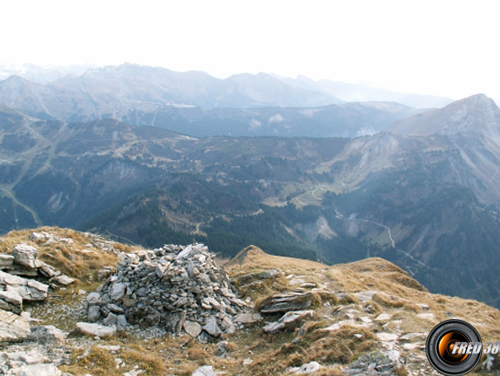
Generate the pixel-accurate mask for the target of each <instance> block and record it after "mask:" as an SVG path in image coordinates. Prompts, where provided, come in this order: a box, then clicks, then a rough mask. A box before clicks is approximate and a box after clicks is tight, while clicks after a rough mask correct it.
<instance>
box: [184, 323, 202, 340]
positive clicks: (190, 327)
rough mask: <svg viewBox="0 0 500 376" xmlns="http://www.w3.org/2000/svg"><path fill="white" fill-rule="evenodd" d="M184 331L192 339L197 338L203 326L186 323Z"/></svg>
mask: <svg viewBox="0 0 500 376" xmlns="http://www.w3.org/2000/svg"><path fill="white" fill-rule="evenodd" d="M184 330H185V331H186V333H187V334H189V335H190V336H191V337H193V338H196V337H198V336H199V335H200V333H201V325H200V324H198V323H197V322H194V321H187V320H186V321H185V322H184Z"/></svg>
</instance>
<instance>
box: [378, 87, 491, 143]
mask: <svg viewBox="0 0 500 376" xmlns="http://www.w3.org/2000/svg"><path fill="white" fill-rule="evenodd" d="M387 132H391V133H395V134H401V135H407V136H430V135H434V134H437V135H448V136H451V135H457V134H461V135H464V136H467V135H471V134H475V135H478V134H480V133H483V134H485V135H488V134H489V135H491V134H492V132H493V133H498V134H500V109H499V108H498V106H497V105H496V103H495V102H494V101H493V100H492V99H491V98H489V97H487V96H486V95H484V94H476V95H473V96H470V97H467V98H464V99H461V100H458V101H455V102H453V103H451V104H449V105H447V106H445V107H443V108H441V109H436V110H430V111H426V112H423V113H420V114H418V115H414V116H412V117H409V118H407V119H402V120H398V121H396V122H395V123H393V124H392V125H391V126H389V128H387Z"/></svg>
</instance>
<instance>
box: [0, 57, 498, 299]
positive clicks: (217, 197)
mask: <svg viewBox="0 0 500 376" xmlns="http://www.w3.org/2000/svg"><path fill="white" fill-rule="evenodd" d="M129 68H130V67H129ZM127 69H128V68H127ZM125 70H126V69H125ZM101 73H102V72H101ZM101 73H99V74H101ZM89 82H90V81H89ZM96 85H97V84H96ZM89 87H90V86H89ZM130 93H134V91H133V90H132V91H131V92H130ZM108 94H109V95H111V92H110V93H108ZM130 95H132V94H130ZM171 110H172V111H174V112H175V114H176V115H175V117H176V118H177V119H187V118H190V119H191V120H189V122H187V123H186V122H185V121H184V120H182V121H180V122H179V123H178V124H179V127H180V128H176V127H177V126H175V124H177V123H175V122H171V121H164V122H163V123H162V124H159V123H154V124H155V125H157V126H154V127H152V126H148V125H141V126H137V125H138V124H137V123H136V124H135V125H129V124H126V123H124V122H122V121H120V120H122V119H123V117H121V116H118V117H119V118H120V119H111V118H109V119H96V120H91V121H87V122H85V121H83V122H67V120H64V119H57V120H56V119H47V118H46V116H42V119H39V118H36V117H33V115H34V113H33V112H31V113H30V115H26V114H24V113H22V112H19V111H18V110H15V109H12V108H9V107H5V106H4V107H2V108H1V111H0V121H1V127H2V128H1V133H0V137H1V138H0V139H1V144H0V156H1V158H2V163H1V164H0V168H1V172H2V173H1V175H0V189H1V191H0V192H1V193H0V194H1V196H0V210H3V212H4V213H5V215H4V216H2V218H1V220H0V229H1V231H2V232H3V233H6V232H8V231H10V230H13V229H20V228H26V227H27V228H33V227H36V226H39V225H42V224H43V225H56V226H62V227H67V226H70V227H73V228H79V229H84V230H91V231H96V232H99V233H102V234H106V235H107V236H111V237H113V238H115V239H117V240H120V241H125V242H130V243H133V244H143V245H145V246H150V247H156V246H160V245H161V244H163V243H164V242H165V239H169V241H170V242H172V243H178V244H188V243H190V242H193V241H198V242H203V243H205V244H207V245H208V246H209V247H210V248H211V249H213V250H215V251H216V252H217V253H218V254H219V255H221V256H223V257H231V256H234V255H235V253H236V252H237V251H238V250H239V249H242V248H244V247H246V246H248V244H254V245H256V246H259V247H261V248H263V249H266V250H267V251H268V252H270V253H272V254H276V255H282V256H294V257H301V258H308V259H311V260H315V261H320V262H324V263H328V264H335V263H339V262H351V261H355V260H359V259H363V258H366V257H370V256H379V257H383V258H386V259H388V260H389V261H391V262H394V263H396V264H397V265H399V266H401V267H403V268H404V269H406V270H408V272H409V273H410V274H411V275H412V276H413V277H414V278H416V279H417V280H419V282H421V283H423V284H424V285H425V286H426V287H428V288H429V289H430V290H431V291H433V292H438V293H446V294H456V295H459V296H462V297H465V298H476V299H479V300H481V301H484V302H487V303H489V304H492V305H495V306H500V303H499V302H500V293H498V291H497V289H496V288H494V287H492V286H495V285H496V283H497V282H500V281H497V279H498V278H499V277H498V276H497V273H496V272H495V270H496V268H498V267H499V266H500V255H497V252H496V249H497V245H498V244H499V242H500V238H499V237H500V235H498V234H500V231H498V230H499V228H500V223H499V217H498V209H497V205H498V204H499V203H500V191H499V189H498V187H499V186H500V175H499V174H497V173H496V171H497V170H498V166H500V142H499V140H500V110H499V109H498V107H497V106H496V104H495V103H494V102H493V101H492V100H491V99H489V98H487V97H486V96H484V95H476V96H473V97H470V98H466V99H463V100H460V101H456V102H453V103H451V104H450V105H448V106H446V107H444V108H442V109H432V110H429V111H424V110H411V109H408V108H404V107H402V106H400V105H394V106H387V105H381V104H378V105H375V104H374V103H365V104H356V103H354V104H353V103H347V104H337V105H330V106H327V107H316V109H315V110H314V111H309V110H307V111H306V110H304V108H302V109H300V108H299V109H297V108H295V109H294V108H263V107H255V108H252V109H239V110H238V109H220V108H214V109H210V110H209V109H193V108H192V107H189V106H188V107H182V108H181V107H177V108H176V109H175V110H174V109H171ZM77 111H79V110H77ZM169 111H170V110H169ZM190 111H194V112H190ZM338 111H344V112H338ZM345 111H347V112H345ZM352 111H354V112H352ZM367 111H368V112H367ZM373 111H379V112H378V113H377V114H378V115H375V113H374V112H373ZM380 111H386V112H385V113H382V112H380ZM387 111H389V112H387ZM174 112H171V114H174ZM195 113H196V114H197V115H196V116H195V117H192V115H193V114H195ZM215 113H218V115H216V116H215V115H214V114H215ZM354 113H356V114H357V115H356V116H354V115H353V114H354ZM222 114H224V115H223V116H228V117H227V119H228V122H227V123H224V121H222V120H221V117H220V116H222ZM236 114H237V115H236ZM259 114H260V115H259ZM298 114H302V115H300V116H306V117H309V119H310V120H311V121H313V120H314V121H315V122H316V121H317V120H318V119H320V118H317V119H315V118H314V117H315V116H324V118H323V119H324V120H325V121H326V120H327V123H325V124H328V129H330V130H334V129H335V127H338V129H343V130H346V129H348V128H349V127H347V128H346V124H347V123H346V122H345V121H347V122H349V123H350V124H355V125H356V127H355V128H353V130H352V132H351V131H349V132H348V133H347V134H346V135H349V136H351V137H352V136H353V135H354V136H355V135H356V134H357V133H356V132H359V130H360V129H361V128H363V127H371V128H372V129H373V131H374V132H376V133H375V134H373V135H370V134H367V135H364V136H362V137H356V138H352V139H350V138H342V137H329V138H324V137H323V138H316V137H313V136H318V135H320V134H325V133H314V132H309V131H308V132H306V134H308V135H309V137H276V136H273V137H271V136H268V135H266V133H265V132H264V133H263V134H262V136H255V137H247V136H245V137H243V136H242V137H229V136H210V137H202V136H206V135H209V134H210V132H208V133H207V132H205V131H200V130H194V128H193V131H188V129H190V128H189V127H190V125H189V124H195V123H196V122H197V121H198V122H199V123H197V124H199V125H203V126H207V127H209V128H210V125H209V122H207V119H208V118H212V120H213V124H216V125H217V127H216V128H214V132H222V134H223V133H228V132H226V131H223V129H224V124H228V125H230V127H231V129H232V130H231V132H229V133H231V134H232V133H234V132H233V130H234V131H235V132H236V130H237V129H240V130H241V129H243V128H241V126H240V125H238V124H240V123H238V122H239V120H236V119H237V118H241V119H245V120H244V122H248V121H250V120H251V119H260V120H256V121H258V122H260V123H261V125H262V126H258V127H256V128H257V129H258V130H259V132H262V131H263V129H264V123H265V121H264V120H265V119H268V120H269V119H272V121H268V120H266V121H267V124H268V125H270V126H271V128H269V129H271V130H272V129H273V127H275V126H278V127H281V126H283V125H286V124H288V125H290V127H291V128H290V127H288V125H287V126H286V127H285V128H283V130H285V131H286V130H287V129H288V130H291V129H299V128H300V127H302V125H300V122H299V123H294V121H295V120H292V119H296V118H297V116H299V115H298ZM335 114H337V115H338V116H340V117H341V118H343V119H344V120H342V121H340V120H339V118H337V117H336V116H337V115H335ZM339 114H340V115H339ZM389 114H392V115H391V116H396V114H397V116H396V117H392V118H389V117H387V116H388V115H389ZM278 115H279V116H278ZM382 115H383V116H385V118H384V117H383V116H382ZM99 116H100V115H99ZM169 116H170V115H169ZM179 116H180V117H179ZM193 116H194V115H193ZM207 116H208V117H207ZM235 116H236V117H235ZM258 116H262V117H260V118H259V117H258ZM360 116H361V117H360ZM380 116H382V118H381V117H380ZM401 117H404V119H401ZM43 118H45V119H43ZM67 118H68V117H67ZM155 118H156V119H159V118H158V117H157V116H156V117H155ZM196 119H197V120H196ZM287 119H288V120H287ZM346 119H347V120H346ZM363 119H364V120H363ZM380 119H385V120H383V121H382V123H377V122H378V121H380ZM212 120H211V121H212ZM193 121H195V122H194V123H193ZM290 122H291V123H290ZM364 122H369V123H364ZM384 122H385V124H386V125H382V124H383V123H384ZM391 122H392V124H391V125H390V126H389V127H387V128H385V127H386V126H387V125H388V123H391ZM188 123H189V124H188ZM254 124H257V123H254ZM293 124H295V125H293ZM304 124H305V123H304ZM315 124H316V125H317V123H315ZM363 124H364V125H363ZM377 124H379V125H377ZM292 125H293V126H292ZM169 126H172V127H173V128H174V129H175V130H177V129H178V130H185V131H186V133H191V135H186V134H180V133H176V132H173V131H172V130H167V129H164V128H165V127H169ZM296 126H297V127H299V128H294V127H296ZM304 126H305V125H304ZM287 127H288V128H287ZM311 127H312V125H311ZM360 127H361V128H360ZM209 128H207V129H209ZM320 128H321V127H319V128H318V127H317V126H316V128H315V129H320ZM228 129H229V128H228ZM304 129H308V128H307V127H306V128H304ZM356 129H357V130H356ZM380 130H383V131H382V132H380ZM238 132H239V131H238ZM326 132H327V133H326V134H328V132H329V131H326ZM272 133H274V132H273V131H272V132H271V134H272ZM194 134H198V135H194ZM236 134H238V133H236ZM240 134H241V133H240ZM278 134H280V135H287V136H293V135H295V136H296V135H300V134H301V133H300V132H299V133H293V132H292V133H289V134H287V133H286V132H285V133H283V132H281V131H280V132H278ZM333 134H339V132H336V131H333ZM340 134H342V132H340ZM451 270H455V271H456V270H459V271H460V273H459V274H454V275H451V274H450V273H451ZM463 275H467V276H468V278H469V279H470V280H471V281H472V283H470V284H467V285H463V284H461V283H460V280H461V277H460V276H463ZM450 282H452V283H450Z"/></svg>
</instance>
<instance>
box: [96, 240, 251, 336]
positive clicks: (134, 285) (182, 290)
mask: <svg viewBox="0 0 500 376" xmlns="http://www.w3.org/2000/svg"><path fill="white" fill-rule="evenodd" d="M87 300H88V302H89V311H88V313H89V321H91V322H96V321H99V320H101V319H103V320H102V322H103V324H105V325H109V326H114V325H126V324H127V323H129V324H133V325H136V324H138V325H139V326H140V327H141V328H142V329H145V328H148V327H151V326H161V327H164V328H165V329H166V330H168V331H169V332H172V333H176V334H180V333H181V332H182V329H184V331H185V332H186V333H188V334H189V335H191V336H193V337H197V336H198V335H200V333H202V331H204V332H206V333H208V334H209V335H211V336H212V337H219V336H220V335H221V333H222V332H226V333H231V332H233V331H234V330H235V325H234V324H233V318H234V316H235V315H237V314H238V313H240V312H242V311H243V310H244V307H245V306H246V304H245V302H243V301H242V300H240V299H238V298H237V296H236V293H235V292H234V290H233V288H232V285H231V282H230V281H229V277H228V275H227V273H226V272H225V271H224V270H223V269H222V268H220V267H218V266H217V265H216V263H215V260H214V255H213V254H212V253H210V252H208V249H207V247H205V246H204V245H203V244H196V245H188V246H186V247H182V246H174V245H166V246H164V247H163V248H159V249H154V250H149V251H137V252H135V253H127V254H122V255H121V260H120V262H119V263H118V266H117V269H116V272H115V273H114V275H112V276H111V278H109V279H108V280H107V281H106V282H105V283H104V284H103V285H102V286H100V287H99V289H98V290H97V292H95V293H91V294H89V296H88V297H87Z"/></svg>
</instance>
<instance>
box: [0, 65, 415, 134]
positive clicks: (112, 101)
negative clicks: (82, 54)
mask: <svg viewBox="0 0 500 376" xmlns="http://www.w3.org/2000/svg"><path fill="white" fill-rule="evenodd" d="M339 102H340V101H339V100H337V99H336V98H335V97H334V96H332V95H330V94H328V93H323V92H320V91H314V90H308V89H303V88H298V87H294V86H290V85H289V84H287V83H285V82H283V81H281V80H279V79H276V78H275V77H272V76H271V75H268V74H264V73H259V74H257V75H251V74H240V75H234V76H231V77H229V78H227V79H225V80H220V79H217V78H214V77H212V76H210V75H208V74H207V73H204V72H184V73H181V72H174V71H170V70H168V69H164V68H153V67H146V66H138V65H132V64H124V65H120V66H117V67H106V68H99V69H89V70H87V71H86V72H85V73H84V74H83V75H80V76H74V75H66V76H64V77H61V78H59V79H57V80H55V81H53V82H51V83H47V84H40V83H34V82H31V81H29V80H27V79H25V78H22V77H20V76H11V77H9V78H8V79H6V80H4V81H0V103H2V104H3V105H5V106H8V107H11V108H15V109H17V110H19V111H22V112H24V113H26V114H28V115H30V116H34V117H37V118H40V119H44V120H61V121H67V122H87V121H91V120H97V119H104V118H113V119H116V120H120V121H123V122H126V123H128V124H132V125H137V126H143V125H153V126H157V127H160V128H165V129H168V130H171V131H175V132H179V133H183V134H188V135H191V136H194V137H206V136H216V135H228V136H283V137H357V136H360V135H366V134H373V133H376V132H379V131H381V130H383V129H385V127H387V126H388V125H389V124H391V123H392V122H394V121H395V120H399V119H401V118H404V117H407V116H410V115H413V114H415V113H418V112H419V111H418V110H415V109H413V108H410V107H406V106H404V105H400V104H397V103H389V102H365V103H347V104H339Z"/></svg>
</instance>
